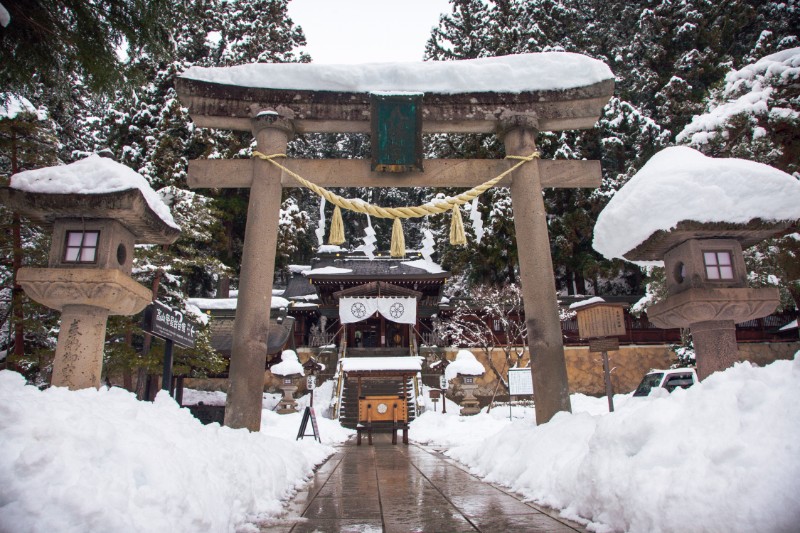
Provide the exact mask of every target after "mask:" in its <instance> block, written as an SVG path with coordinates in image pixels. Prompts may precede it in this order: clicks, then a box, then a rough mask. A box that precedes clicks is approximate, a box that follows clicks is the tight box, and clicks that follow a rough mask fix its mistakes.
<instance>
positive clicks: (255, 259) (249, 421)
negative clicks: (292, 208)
mask: <svg viewBox="0 0 800 533" xmlns="http://www.w3.org/2000/svg"><path fill="white" fill-rule="evenodd" d="M292 133H293V129H292V126H291V123H290V122H289V121H287V120H285V119H282V118H280V117H278V116H277V115H275V114H266V115H263V116H259V117H258V118H255V119H253V134H254V135H255V138H256V141H257V147H258V150H259V151H260V152H261V153H263V154H267V155H270V154H276V153H280V154H283V153H285V152H286V145H287V143H288V141H289V138H290V136H291V135H292ZM253 169H254V170H253V183H252V185H251V187H250V202H249V204H248V207H247V226H246V228H245V238H244V248H243V250H242V265H241V270H240V278H239V298H238V303H237V305H236V321H235V322H234V329H233V346H232V349H231V365H230V372H229V376H230V385H229V387H228V399H227V403H226V405H225V425H226V426H228V427H232V428H247V429H249V430H250V431H258V430H259V429H260V428H261V401H262V394H263V391H264V370H265V364H266V357H267V329H268V327H269V313H270V304H271V302H272V278H273V275H274V271H275V247H276V245H277V241H278V219H279V210H280V206H281V191H282V188H281V171H280V169H278V168H277V167H275V166H274V165H272V164H270V163H269V162H267V161H255V162H254V165H253Z"/></svg>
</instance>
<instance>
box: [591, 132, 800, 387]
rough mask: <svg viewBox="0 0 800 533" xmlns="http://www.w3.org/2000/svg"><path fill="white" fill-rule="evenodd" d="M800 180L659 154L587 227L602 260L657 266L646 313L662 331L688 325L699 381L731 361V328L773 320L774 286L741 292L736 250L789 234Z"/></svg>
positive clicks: (739, 164) (736, 164) (751, 167)
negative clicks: (662, 279)
mask: <svg viewBox="0 0 800 533" xmlns="http://www.w3.org/2000/svg"><path fill="white" fill-rule="evenodd" d="M798 219H800V182H798V181H797V180H796V179H795V178H793V177H792V176H790V175H788V174H786V173H785V172H782V171H780V170H777V169H775V168H772V167H769V166H767V165H763V164H761V163H755V162H753V161H745V160H741V159H713V158H709V157H706V156H704V155H703V154H701V153H700V152H697V151H695V150H693V149H691V148H687V147H672V148H667V149H665V150H662V151H661V152H659V153H658V154H656V155H655V156H653V157H652V158H651V159H650V161H648V162H647V164H646V165H645V166H644V167H643V168H642V169H641V170H640V171H639V172H638V173H637V174H636V175H635V176H634V177H633V178H631V180H630V181H629V182H628V183H627V184H626V185H625V186H624V187H623V188H622V189H620V191H619V192H617V194H616V195H615V196H614V197H613V198H612V199H611V201H610V202H609V203H608V205H607V206H606V208H605V209H604V210H603V212H602V213H600V216H599V217H598V219H597V224H596V226H595V236H594V243H593V245H594V248H595V249H596V250H597V251H599V252H601V253H602V254H603V255H604V256H606V257H608V258H613V257H620V258H623V259H626V260H628V261H634V262H639V263H649V264H658V263H660V262H662V261H663V263H664V267H665V273H666V285H667V298H666V299H665V300H664V301H662V302H660V303H657V304H654V305H651V306H649V307H648V309H647V316H648V318H649V319H650V321H651V322H652V323H653V324H655V325H656V326H658V327H661V328H687V327H688V328H691V330H692V338H693V340H694V347H695V353H696V358H697V374H698V377H699V378H700V379H703V378H705V377H707V376H708V375H710V374H711V373H713V372H715V371H717V370H724V369H726V368H728V367H730V366H732V365H733V363H734V362H736V361H738V349H737V345H736V329H735V325H736V323H739V322H745V321H748V320H754V319H756V318H761V317H764V316H767V315H769V314H770V313H772V312H773V311H774V310H775V308H776V307H777V305H778V303H779V296H778V289H777V288H758V289H754V288H748V287H747V269H746V268H745V263H744V256H743V254H742V250H743V249H744V248H747V247H749V246H752V245H754V244H756V243H758V242H760V241H762V240H764V239H767V238H769V237H774V236H779V235H782V234H787V233H791V232H793V231H796V228H797V227H798Z"/></svg>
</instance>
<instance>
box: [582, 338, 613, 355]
mask: <svg viewBox="0 0 800 533" xmlns="http://www.w3.org/2000/svg"><path fill="white" fill-rule="evenodd" d="M617 350H619V339H618V338H616V337H609V338H606V339H592V340H590V341H589V351H590V352H616V351H617Z"/></svg>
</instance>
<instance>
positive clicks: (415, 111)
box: [370, 93, 422, 172]
mask: <svg viewBox="0 0 800 533" xmlns="http://www.w3.org/2000/svg"><path fill="white" fill-rule="evenodd" d="M370 116H371V122H372V128H371V131H372V170H376V171H379V172H408V171H410V170H419V171H421V170H422V93H404V94H397V93H371V94H370Z"/></svg>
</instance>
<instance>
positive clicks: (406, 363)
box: [342, 356, 422, 372]
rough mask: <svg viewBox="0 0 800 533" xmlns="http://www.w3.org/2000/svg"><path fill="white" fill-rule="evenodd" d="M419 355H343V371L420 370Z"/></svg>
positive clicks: (420, 359)
mask: <svg viewBox="0 0 800 533" xmlns="http://www.w3.org/2000/svg"><path fill="white" fill-rule="evenodd" d="M421 370H422V358H421V357H411V356H407V357H345V358H344V359H342V371H343V372H394V371H397V372H420V371H421Z"/></svg>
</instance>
